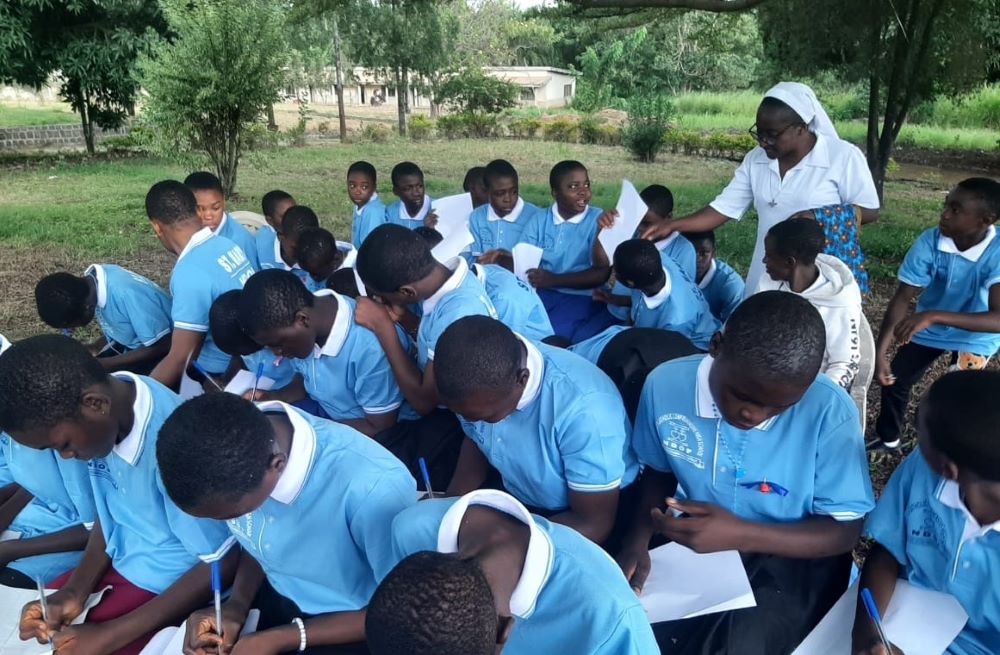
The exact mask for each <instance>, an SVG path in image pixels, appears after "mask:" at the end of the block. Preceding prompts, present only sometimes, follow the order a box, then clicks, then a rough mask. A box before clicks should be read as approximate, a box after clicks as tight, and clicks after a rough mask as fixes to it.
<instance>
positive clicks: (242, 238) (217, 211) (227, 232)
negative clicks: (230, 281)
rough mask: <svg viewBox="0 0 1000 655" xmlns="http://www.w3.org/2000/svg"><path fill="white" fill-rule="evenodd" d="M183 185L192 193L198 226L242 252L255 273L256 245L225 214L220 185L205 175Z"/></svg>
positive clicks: (257, 264)
mask: <svg viewBox="0 0 1000 655" xmlns="http://www.w3.org/2000/svg"><path fill="white" fill-rule="evenodd" d="M184 185H185V186H186V187H187V188H189V189H191V192H192V193H194V197H195V202H196V203H197V204H198V218H200V219H201V224H202V225H204V226H206V227H208V228H211V230H212V232H215V233H216V234H218V235H219V236H220V237H225V238H227V239H229V240H230V241H232V242H233V243H235V244H236V245H238V246H239V247H240V248H242V249H243V252H244V253H246V256H247V258H248V259H249V260H250V266H251V267H252V268H253V269H254V270H255V271H256V270H257V269H259V268H260V262H259V261H258V260H257V242H256V241H255V240H254V236H253V235H252V234H250V230H248V229H246V228H245V227H243V226H242V225H240V223H239V221H237V220H236V219H235V218H233V217H232V216H230V215H229V212H227V211H226V196H225V195H223V193H222V182H220V181H219V178H217V177H216V176H215V175H213V174H211V173H209V172H208V171H196V172H194V173H191V174H190V175H188V176H187V177H186V178H184Z"/></svg>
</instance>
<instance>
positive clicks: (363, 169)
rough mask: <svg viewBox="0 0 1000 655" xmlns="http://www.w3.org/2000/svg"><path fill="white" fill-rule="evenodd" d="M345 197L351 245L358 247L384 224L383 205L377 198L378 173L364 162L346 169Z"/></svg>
mask: <svg viewBox="0 0 1000 655" xmlns="http://www.w3.org/2000/svg"><path fill="white" fill-rule="evenodd" d="M347 197H349V198H350V199H351V204H353V205H354V208H353V211H352V212H351V243H353V244H354V247H355V248H357V247H359V246H360V245H361V244H362V243H364V241H365V239H367V238H368V235H369V234H371V232H372V230H374V229H375V228H377V227H378V226H379V225H382V224H384V223H385V222H386V218H385V203H383V202H382V199H381V198H379V197H378V173H376V172H375V167H374V166H372V165H371V164H369V163H368V162H366V161H356V162H354V163H353V164H351V165H350V166H349V167H348V169H347Z"/></svg>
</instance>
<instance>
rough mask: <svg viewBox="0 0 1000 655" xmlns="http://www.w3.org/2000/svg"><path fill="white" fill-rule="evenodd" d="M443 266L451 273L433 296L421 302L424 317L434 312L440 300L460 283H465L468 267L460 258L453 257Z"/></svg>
mask: <svg viewBox="0 0 1000 655" xmlns="http://www.w3.org/2000/svg"><path fill="white" fill-rule="evenodd" d="M444 266H445V267H446V268H448V270H450V271H451V272H452V273H451V276H449V277H448V279H447V280H445V281H444V284H442V285H441V288H440V289H438V290H437V291H435V292H434V295H432V296H431V297H430V298H428V299H427V300H425V301H424V302H423V304H422V306H423V310H424V316H425V317H426V316H429V315H430V314H432V313H433V312H434V308H435V307H437V304H438V303H439V302H441V299H442V298H444V297H445V296H446V295H448V294H449V293H451V292H452V291H454V290H455V289H457V288H458V287H460V286H461V285H462V282H464V281H465V276H466V275H468V274H469V265H468V264H466V263H465V260H464V259H462V258H461V257H454V258H452V259H450V260H448V261H447V262H445V263H444Z"/></svg>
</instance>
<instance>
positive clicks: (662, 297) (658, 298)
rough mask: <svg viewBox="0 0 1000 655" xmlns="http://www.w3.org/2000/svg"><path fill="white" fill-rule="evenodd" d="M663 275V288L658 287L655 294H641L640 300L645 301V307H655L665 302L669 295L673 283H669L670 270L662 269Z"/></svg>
mask: <svg viewBox="0 0 1000 655" xmlns="http://www.w3.org/2000/svg"><path fill="white" fill-rule="evenodd" d="M663 275H664V282H663V288H662V289H660V290H659V291H658V292H657V293H656V295H653V296H647V295H645V294H643V296H642V301H643V302H644V303H646V307H648V308H650V309H656V308H657V307H659V306H660V305H662V304H663V303H665V302H667V298H669V297H670V291H671V289H672V288H673V285H672V284H671V283H670V271H668V270H667V269H663Z"/></svg>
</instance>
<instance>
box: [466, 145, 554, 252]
mask: <svg viewBox="0 0 1000 655" xmlns="http://www.w3.org/2000/svg"><path fill="white" fill-rule="evenodd" d="M484 180H485V183H486V193H487V200H488V201H487V203H486V204H484V205H483V206H481V207H476V208H475V209H474V210H473V212H472V214H471V215H470V216H469V231H470V232H472V236H473V237H474V238H475V241H474V242H473V244H472V257H473V258H474V259H476V260H477V261H479V263H481V264H501V265H503V266H505V267H507V268H513V266H514V263H513V261H514V260H513V255H511V249H513V247H514V246H515V245H517V244H518V243H519V242H520V241H521V235H522V234H523V233H524V228H525V226H527V225H531V224H532V222H533V221H534V220H535V216H536V215H538V214H540V213H543V211H542V210H541V209H539V208H538V207H537V206H536V205H533V204H531V203H530V202H527V201H526V200H525V199H524V198H522V197H521V193H520V182H519V179H518V175H517V169H515V168H514V166H513V165H512V164H511V163H510V162H509V161H507V160H506V159H494V160H493V161H491V162H490V163H488V164H487V165H486V172H485V177H484Z"/></svg>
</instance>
